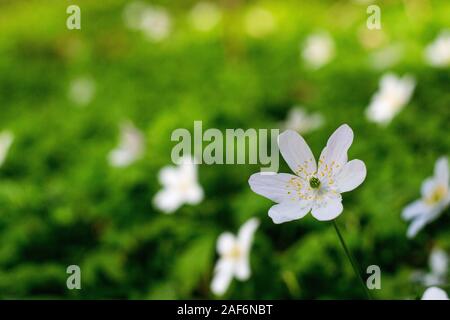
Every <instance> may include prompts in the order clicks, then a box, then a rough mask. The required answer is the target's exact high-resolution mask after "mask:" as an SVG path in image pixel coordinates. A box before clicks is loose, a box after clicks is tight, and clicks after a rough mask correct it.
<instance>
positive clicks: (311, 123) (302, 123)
mask: <svg viewBox="0 0 450 320" xmlns="http://www.w3.org/2000/svg"><path fill="white" fill-rule="evenodd" d="M323 123H324V119H323V117H322V115H321V114H320V113H312V114H308V113H307V111H306V110H305V109H304V108H302V107H299V106H295V107H293V108H292V109H291V110H290V111H289V113H288V116H287V119H286V121H285V123H284V124H283V125H282V127H283V128H284V129H285V130H294V131H297V132H298V133H300V134H305V133H308V132H311V131H314V130H316V129H318V128H320V127H321V126H322V125H323Z"/></svg>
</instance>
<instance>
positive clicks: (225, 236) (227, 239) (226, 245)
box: [217, 232, 236, 255]
mask: <svg viewBox="0 0 450 320" xmlns="http://www.w3.org/2000/svg"><path fill="white" fill-rule="evenodd" d="M235 244H236V238H235V236H234V235H233V234H232V233H230V232H224V233H222V234H221V235H220V236H219V238H218V239H217V252H218V253H219V254H220V255H226V254H227V253H228V252H230V251H231V250H233V248H234V246H235Z"/></svg>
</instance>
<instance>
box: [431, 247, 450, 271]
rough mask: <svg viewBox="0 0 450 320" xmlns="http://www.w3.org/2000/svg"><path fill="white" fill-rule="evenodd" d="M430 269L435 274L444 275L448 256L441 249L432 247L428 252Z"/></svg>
mask: <svg viewBox="0 0 450 320" xmlns="http://www.w3.org/2000/svg"><path fill="white" fill-rule="evenodd" d="M429 264H430V269H431V271H432V272H433V274H435V275H437V276H445V275H446V274H447V269H448V256H447V253H446V252H445V251H444V250H442V249H437V248H434V249H433V251H431V254H430V261H429Z"/></svg>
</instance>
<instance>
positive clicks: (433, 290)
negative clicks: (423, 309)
mask: <svg viewBox="0 0 450 320" xmlns="http://www.w3.org/2000/svg"><path fill="white" fill-rule="evenodd" d="M422 300H448V295H447V293H446V292H445V291H444V290H442V289H441V288H438V287H430V288H428V289H427V290H425V292H424V293H423V296H422Z"/></svg>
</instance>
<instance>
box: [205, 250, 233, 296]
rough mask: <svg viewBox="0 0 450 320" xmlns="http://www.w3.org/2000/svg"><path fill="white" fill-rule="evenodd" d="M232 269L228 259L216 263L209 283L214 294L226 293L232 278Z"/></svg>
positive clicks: (231, 263)
mask: <svg viewBox="0 0 450 320" xmlns="http://www.w3.org/2000/svg"><path fill="white" fill-rule="evenodd" d="M233 267H234V264H233V262H232V261H230V260H228V259H220V260H219V261H218V262H217V264H216V267H215V270H214V277H213V280H212V282H211V291H212V292H213V293H214V294H216V295H223V294H224V293H225V291H227V289H228V287H229V285H230V282H231V279H232V278H233Z"/></svg>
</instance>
